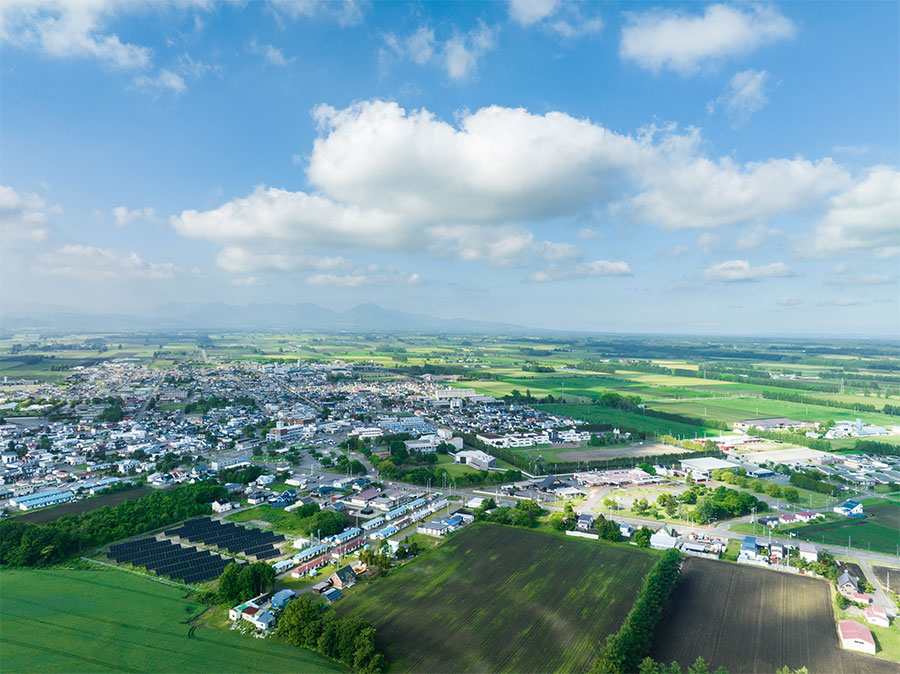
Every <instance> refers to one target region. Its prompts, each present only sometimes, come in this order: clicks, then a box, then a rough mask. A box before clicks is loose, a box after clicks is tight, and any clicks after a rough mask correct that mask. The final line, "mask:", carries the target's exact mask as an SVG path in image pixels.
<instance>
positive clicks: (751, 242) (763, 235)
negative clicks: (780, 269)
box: [735, 224, 781, 250]
mask: <svg viewBox="0 0 900 674" xmlns="http://www.w3.org/2000/svg"><path fill="white" fill-rule="evenodd" d="M780 234H781V232H780V231H778V230H777V229H774V228H772V227H767V226H766V225H763V224H759V225H756V226H754V227H751V228H750V229H745V230H744V231H743V232H742V233H741V235H740V236H739V237H738V239H737V241H736V242H735V245H736V247H737V248H738V249H739V250H752V249H753V248H758V247H759V246H762V245H764V244H766V243H768V242H769V241H771V240H772V239H774V238H775V237H776V236H779V235H780Z"/></svg>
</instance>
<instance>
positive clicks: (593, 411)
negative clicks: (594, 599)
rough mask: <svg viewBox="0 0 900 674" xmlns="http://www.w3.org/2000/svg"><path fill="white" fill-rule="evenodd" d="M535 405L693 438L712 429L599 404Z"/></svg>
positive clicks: (586, 418)
mask: <svg viewBox="0 0 900 674" xmlns="http://www.w3.org/2000/svg"><path fill="white" fill-rule="evenodd" d="M535 407H536V408H538V409H541V410H544V411H545V412H549V413H551V414H561V415H564V416H568V417H573V418H576V419H581V420H583V421H586V422H588V423H594V424H613V425H616V426H625V427H626V428H634V429H637V430H639V431H646V432H648V433H655V434H660V435H661V434H669V435H675V436H684V437H690V438H693V437H695V436H700V437H703V433H704V431H706V430H712V429H707V428H704V427H703V426H694V425H692V424H684V423H681V422H678V421H668V420H666V419H657V418H656V417H648V416H646V415H643V414H638V413H636V412H626V411H625V410H616V409H610V408H608V407H600V406H599V405H535Z"/></svg>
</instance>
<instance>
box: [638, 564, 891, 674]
mask: <svg viewBox="0 0 900 674" xmlns="http://www.w3.org/2000/svg"><path fill="white" fill-rule="evenodd" d="M683 568H684V577H683V579H682V581H681V583H680V584H679V585H678V587H677V588H676V589H675V592H674V593H673V594H672V598H671V600H670V602H669V606H668V608H667V610H666V614H665V616H664V617H663V620H662V622H661V623H660V625H659V627H658V628H657V630H656V635H655V637H654V640H653V648H652V649H651V652H650V655H651V656H652V657H653V658H654V659H656V660H660V661H663V662H672V661H673V660H675V661H677V662H679V663H681V664H682V667H686V666H687V665H688V664H690V663H693V662H694V661H695V660H696V659H697V657H698V656H702V657H703V658H704V660H706V662H707V663H709V664H710V665H711V667H710V671H712V669H713V668H715V667H719V666H724V667H725V668H726V669H728V670H729V671H730V672H732V673H733V674H738V673H741V674H743V673H746V674H771V673H772V672H774V671H775V670H776V669H778V668H780V667H782V666H784V665H789V666H790V667H791V668H792V669H796V668H800V667H807V668H808V669H809V671H810V672H828V673H829V674H881V673H882V672H884V673H885V674H887V673H888V672H892V673H896V671H897V665H896V664H893V663H891V662H888V661H887V660H881V659H878V658H874V657H871V656H867V655H862V654H857V653H851V652H849V651H844V650H842V649H841V648H840V645H839V642H838V637H837V631H836V628H835V623H834V614H833V612H832V603H831V592H830V588H829V586H828V583H827V582H826V581H823V580H818V579H815V578H806V577H802V576H794V575H790V574H787V573H777V572H774V571H768V570H765V569H756V568H752V567H748V566H743V565H740V564H727V563H723V562H717V561H712V560H706V559H696V558H689V559H687V560H686V561H685V563H684V567H683Z"/></svg>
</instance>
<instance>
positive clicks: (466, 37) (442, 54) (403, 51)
mask: <svg viewBox="0 0 900 674" xmlns="http://www.w3.org/2000/svg"><path fill="white" fill-rule="evenodd" d="M494 41H495V34H494V30H493V29H491V28H489V27H488V26H487V25H485V24H483V23H482V24H479V25H478V27H477V28H475V29H473V30H471V31H469V32H468V33H459V32H457V33H454V34H452V35H451V36H450V37H449V38H447V39H446V40H443V41H441V40H438V39H436V38H435V34H434V30H433V29H432V28H430V27H428V26H420V27H419V28H418V29H416V30H415V31H414V32H413V33H411V34H410V35H408V36H406V37H398V36H397V35H394V34H393V33H390V34H388V35H386V36H385V45H386V49H382V50H381V58H382V60H383V61H384V60H387V59H388V58H389V57H393V58H399V59H408V60H410V61H412V62H413V63H415V64H417V65H420V66H424V65H433V66H436V67H439V68H441V69H442V70H443V71H444V72H445V73H446V74H447V76H448V77H449V78H450V79H451V80H454V81H463V80H467V79H469V78H471V77H472V76H473V75H474V74H475V72H476V71H477V70H478V63H479V61H480V60H481V59H482V58H483V57H484V55H485V54H486V53H487V52H488V51H490V50H491V49H493V47H494Z"/></svg>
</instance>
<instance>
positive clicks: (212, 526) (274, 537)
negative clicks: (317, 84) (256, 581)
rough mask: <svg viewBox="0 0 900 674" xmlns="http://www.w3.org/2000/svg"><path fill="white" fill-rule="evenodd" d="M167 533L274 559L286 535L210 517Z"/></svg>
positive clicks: (221, 547)
mask: <svg viewBox="0 0 900 674" xmlns="http://www.w3.org/2000/svg"><path fill="white" fill-rule="evenodd" d="M166 536H178V537H179V538H184V539H187V540H189V541H191V542H192V543H197V542H200V543H205V544H206V545H209V546H212V547H216V548H220V549H222V550H228V552H230V553H232V554H238V553H240V554H242V555H244V556H245V557H255V558H256V559H257V560H261V559H271V558H272V557H277V556H278V555H279V554H281V553H280V552H279V551H278V550H277V549H276V547H275V546H276V544H278V543H280V542H282V541H283V540H285V539H284V536H282V535H281V534H273V533H272V532H271V531H262V530H260V529H245V528H244V527H239V526H237V525H236V524H234V523H233V522H222V521H221V520H213V519H210V518H209V517H201V518H200V519H196V520H189V521H187V522H185V523H184V524H183V525H182V526H180V527H178V528H176V529H169V530H168V531H166Z"/></svg>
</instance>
